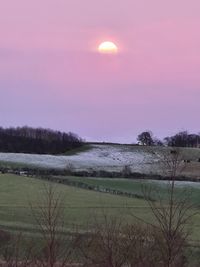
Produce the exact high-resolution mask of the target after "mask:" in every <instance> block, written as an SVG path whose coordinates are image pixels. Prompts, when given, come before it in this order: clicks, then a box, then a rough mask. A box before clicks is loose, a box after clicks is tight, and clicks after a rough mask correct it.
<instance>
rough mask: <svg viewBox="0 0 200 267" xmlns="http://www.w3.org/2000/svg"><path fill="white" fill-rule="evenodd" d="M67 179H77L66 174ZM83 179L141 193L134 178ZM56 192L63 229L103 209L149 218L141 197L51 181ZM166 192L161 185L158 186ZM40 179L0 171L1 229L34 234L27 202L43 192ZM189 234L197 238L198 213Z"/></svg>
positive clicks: (195, 198) (85, 221)
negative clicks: (62, 210) (61, 203)
mask: <svg viewBox="0 0 200 267" xmlns="http://www.w3.org/2000/svg"><path fill="white" fill-rule="evenodd" d="M70 179H80V178H74V177H70ZM82 179H84V181H85V182H86V183H91V184H98V185H101V186H102V187H109V188H115V189H120V190H125V191H131V192H134V193H139V192H140V193H141V184H140V183H139V182H138V181H130V180H112V179H98V178H96V179H90V178H81V180H82ZM55 186H56V190H57V192H59V194H60V195H61V196H63V198H64V208H65V221H66V225H65V227H66V230H69V231H73V227H74V226H79V227H80V228H81V229H84V228H85V227H86V226H87V224H89V223H91V221H92V219H93V218H94V217H95V216H96V217H100V216H101V215H102V213H103V212H106V213H107V214H109V215H114V216H119V217H121V218H123V219H124V220H136V221H137V219H136V217H137V218H140V219H141V220H145V221H148V222H150V221H152V220H153V217H152V215H151V212H150V209H149V207H148V205H147V203H146V201H145V200H142V199H137V198H127V197H123V196H116V195H112V194H108V193H99V192H94V191H90V190H85V189H79V188H76V187H72V186H67V185H62V184H55ZM159 188H160V190H161V192H162V193H163V194H166V188H165V187H164V186H162V185H161V186H160V187H159ZM43 189H44V181H42V180H39V179H36V178H28V177H22V176H17V175H10V174H1V175H0V225H1V228H2V229H8V230H10V231H23V232H24V233H27V234H32V233H34V234H36V233H37V226H36V224H35V220H34V218H33V215H32V213H31V209H30V203H31V204H32V205H33V206H37V203H39V202H40V198H41V196H42V194H43ZM199 193H200V188H196V189H193V191H192V201H193V202H197V201H199V198H200V196H199V195H200V194H199ZM192 228H193V234H192V236H191V238H192V239H193V240H195V241H200V216H199V215H196V216H195V217H194V218H193V221H192Z"/></svg>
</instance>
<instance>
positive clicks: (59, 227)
mask: <svg viewBox="0 0 200 267" xmlns="http://www.w3.org/2000/svg"><path fill="white" fill-rule="evenodd" d="M31 210H32V214H33V215H34V218H35V221H36V224H37V226H38V227H39V230H40V232H41V237H42V240H43V242H44V246H43V249H42V255H41V257H40V258H39V259H37V264H38V265H42V266H44V267H54V266H55V265H56V264H57V263H58V262H59V266H61V267H63V266H65V265H66V264H67V263H68V262H69V260H70V256H71V254H72V251H73V244H72V243H73V239H72V238H70V237H69V236H67V234H66V231H65V220H64V203H63V198H62V196H61V194H60V192H58V191H57V190H56V188H55V185H54V184H52V183H49V184H44V187H43V196H42V199H41V200H40V203H39V204H37V206H36V207H34V206H33V205H31Z"/></svg>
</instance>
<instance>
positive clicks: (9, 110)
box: [0, 0, 200, 142]
mask: <svg viewBox="0 0 200 267" xmlns="http://www.w3.org/2000/svg"><path fill="white" fill-rule="evenodd" d="M106 40H111V41H114V42H115V43H116V44H117V45H118V47H119V53H118V54H117V55H110V54H99V53H98V52H97V48H98V45H99V43H100V42H102V41H106ZM0 99H1V104H0V125H2V126H22V125H29V126H42V127H49V128H53V129H59V130H63V131H73V132H76V133H78V134H79V135H80V136H81V137H84V138H86V139H88V140H100V141H103V140H105V141H106V140H107V141H121V142H132V141H135V137H136V136H137V134H138V133H139V132H141V131H143V130H146V129H150V130H152V131H153V132H154V134H155V135H157V136H160V137H163V136H166V135H168V134H174V133H175V132H177V131H179V130H184V129H188V130H189V131H191V132H199V131H200V128H198V127H199V114H200V1H199V0H168V1H162V0H151V1H149V0H101V1H97V0H29V1H27V0H17V1H16V0H4V1H1V7H0Z"/></svg>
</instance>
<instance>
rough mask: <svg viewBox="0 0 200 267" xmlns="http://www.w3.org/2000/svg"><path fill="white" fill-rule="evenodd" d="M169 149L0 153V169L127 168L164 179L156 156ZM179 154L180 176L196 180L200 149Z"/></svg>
mask: <svg viewBox="0 0 200 267" xmlns="http://www.w3.org/2000/svg"><path fill="white" fill-rule="evenodd" d="M170 149H171V148H169V147H146V146H136V145H119V144H116V145H114V144H85V146H83V147H81V149H80V148H79V149H75V150H72V151H70V152H68V153H66V154H63V155H38V154H23V153H20V154H17V153H0V167H1V166H2V167H3V166H6V167H11V168H12V167H13V166H14V167H19V168H20V167H29V168H47V169H50V168H53V169H59V170H63V169H71V170H72V171H87V172H93V171H101V170H104V171H108V172H122V170H123V168H124V167H125V166H129V167H130V169H131V171H132V172H133V173H134V172H135V173H142V174H147V175H153V174H159V175H164V174H163V166H162V164H161V162H160V156H161V157H162V155H164V154H166V153H168V152H169V151H170ZM180 152H181V154H182V158H183V160H185V161H187V164H185V168H184V171H183V172H182V173H181V175H183V176H186V177H188V178H197V179H199V178H200V162H199V160H200V149H197V148H181V149H180Z"/></svg>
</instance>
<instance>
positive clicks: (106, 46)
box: [98, 41, 118, 54]
mask: <svg viewBox="0 0 200 267" xmlns="http://www.w3.org/2000/svg"><path fill="white" fill-rule="evenodd" d="M98 51H99V52H100V53H105V54H116V53H117V52H118V47H117V45H116V44H114V43H113V42H110V41H105V42H102V43H101V44H100V45H99V46H98Z"/></svg>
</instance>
